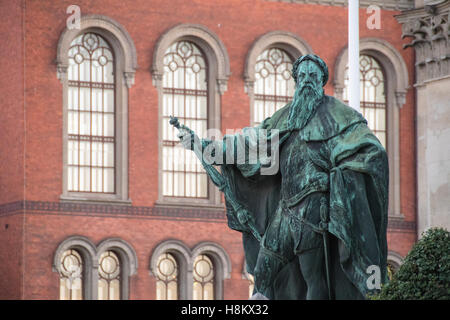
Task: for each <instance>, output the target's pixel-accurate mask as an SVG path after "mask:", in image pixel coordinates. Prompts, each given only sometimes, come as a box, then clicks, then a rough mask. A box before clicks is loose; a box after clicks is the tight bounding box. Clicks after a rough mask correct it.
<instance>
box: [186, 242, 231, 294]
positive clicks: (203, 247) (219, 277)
mask: <svg viewBox="0 0 450 320" xmlns="http://www.w3.org/2000/svg"><path fill="white" fill-rule="evenodd" d="M202 256H203V257H204V256H206V257H207V259H209V261H210V262H211V265H212V269H213V271H214V278H213V291H214V293H213V295H214V299H215V300H222V299H223V298H224V292H223V281H224V280H225V279H229V278H230V277H231V260H230V257H229V256H228V254H227V253H226V251H225V250H224V249H223V248H222V247H221V246H219V245H217V244H215V243H212V242H202V243H199V244H198V245H196V246H195V248H194V249H193V250H192V255H191V257H192V258H193V259H191V261H192V263H194V262H195V261H196V258H197V257H202ZM197 261H198V260H197Z"/></svg>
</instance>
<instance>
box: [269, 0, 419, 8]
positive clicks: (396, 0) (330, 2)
mask: <svg viewBox="0 0 450 320" xmlns="http://www.w3.org/2000/svg"><path fill="white" fill-rule="evenodd" d="M266 1H272V2H290V3H298V4H320V5H327V6H339V7H347V6H348V0H266ZM371 5H376V6H379V7H380V8H382V9H385V10H408V9H412V8H414V0H360V1H359V6H360V7H361V8H367V7H369V6H371Z"/></svg>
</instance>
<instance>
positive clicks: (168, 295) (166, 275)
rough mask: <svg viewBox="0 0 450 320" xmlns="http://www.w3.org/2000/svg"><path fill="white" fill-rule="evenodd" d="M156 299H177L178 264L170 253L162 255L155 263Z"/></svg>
mask: <svg viewBox="0 0 450 320" xmlns="http://www.w3.org/2000/svg"><path fill="white" fill-rule="evenodd" d="M156 276H157V278H158V280H157V281H156V299H157V300H177V299H178V263H177V261H176V260H175V258H174V256H173V255H171V254H170V253H163V254H162V255H160V256H159V258H158V261H157V268H156Z"/></svg>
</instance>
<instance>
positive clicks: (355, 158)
mask: <svg viewBox="0 0 450 320" xmlns="http://www.w3.org/2000/svg"><path fill="white" fill-rule="evenodd" d="M292 76H293V78H294V81H295V82H296V90H295V95H294V97H293V100H292V102H290V103H289V104H287V105H286V106H284V107H283V108H281V109H280V110H278V111H276V112H275V113H274V114H273V115H272V116H271V117H270V118H267V119H265V120H264V121H263V122H262V123H261V124H260V125H259V126H257V127H255V128H247V129H246V130H247V132H248V131H249V130H251V131H252V132H253V134H245V133H246V130H244V131H243V132H242V133H239V134H235V135H227V136H225V137H224V138H223V140H215V141H212V140H208V139H199V140H198V141H199V144H200V145H201V147H202V148H203V149H208V147H211V146H215V148H214V152H213V158H214V159H213V161H211V162H210V163H212V164H213V165H220V167H221V175H222V176H223V178H224V182H223V183H222V186H221V190H223V189H224V188H225V187H226V188H228V189H227V190H229V191H230V194H231V196H232V198H233V201H230V199H231V198H230V197H228V198H226V207H227V218H228V225H229V227H230V228H232V229H234V230H237V231H239V232H241V233H242V236H243V245H244V251H245V259H246V268H247V272H248V273H250V274H252V275H253V276H254V281H255V286H254V288H255V289H254V290H255V291H254V294H255V296H259V297H265V298H267V299H364V298H366V297H367V295H368V294H370V293H372V290H376V289H379V287H380V285H381V284H383V283H385V282H386V280H387V268H386V256H387V241H386V229H387V210H388V185H389V170H388V160H387V155H386V151H385V149H384V148H383V146H382V145H381V143H380V142H379V140H378V139H377V138H376V136H375V135H374V134H373V133H372V132H371V130H370V129H369V128H368V127H367V121H366V120H365V119H364V117H363V116H362V115H361V114H360V113H359V112H357V111H355V110H354V109H352V108H350V107H349V106H347V105H345V104H343V103H342V102H341V101H339V100H337V99H335V98H333V97H331V96H327V95H325V94H324V90H323V87H324V85H325V84H326V82H327V80H328V68H327V66H326V64H325V62H324V61H323V60H322V59H321V58H320V57H318V56H316V55H312V54H308V55H305V56H302V57H300V58H298V59H297V60H296V62H295V63H294V65H293V70H292ZM179 137H180V139H181V140H182V143H183V145H184V146H185V147H186V148H190V149H193V148H194V147H193V146H194V145H195V143H196V142H195V141H196V139H198V137H196V136H195V134H194V133H193V132H192V131H191V130H190V129H188V128H187V127H184V128H183V130H180V134H179ZM274 137H276V139H274ZM255 148H266V149H267V150H269V151H268V152H269V154H270V157H267V156H266V157H264V156H259V155H258V157H257V159H256V161H253V162H252V161H248V157H247V156H248V154H249V150H252V149H255ZM242 150H246V152H244V153H242V152H240V151H242ZM237 154H241V155H242V154H244V155H246V157H245V159H246V160H245V161H242V159H239V157H238V156H236V155H237ZM230 155H231V156H230ZM210 158H211V156H210ZM269 158H270V161H269V163H268V159H269ZM218 159H221V160H223V161H219V160H218ZM230 159H231V160H232V161H230ZM274 162H275V164H276V166H275V168H276V169H275V170H272V171H270V170H269V171H267V168H268V167H271V168H273V167H274ZM267 172H270V173H267ZM231 202H233V205H231V204H230V203H231ZM236 203H237V205H236ZM242 208H245V210H241V209H242Z"/></svg>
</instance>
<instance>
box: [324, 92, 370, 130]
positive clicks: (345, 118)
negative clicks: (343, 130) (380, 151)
mask: <svg viewBox="0 0 450 320" xmlns="http://www.w3.org/2000/svg"><path fill="white" fill-rule="evenodd" d="M324 99H326V101H325V103H324V104H323V105H325V106H326V111H328V113H329V114H330V115H331V117H332V118H333V119H334V120H335V121H336V122H338V123H342V124H344V125H345V124H348V123H352V122H354V121H365V119H364V117H363V115H362V114H361V113H359V112H358V111H356V110H355V109H353V108H352V107H350V106H348V105H346V104H345V103H343V102H342V101H340V100H339V99H336V98H335V97H331V96H325V98H324Z"/></svg>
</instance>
